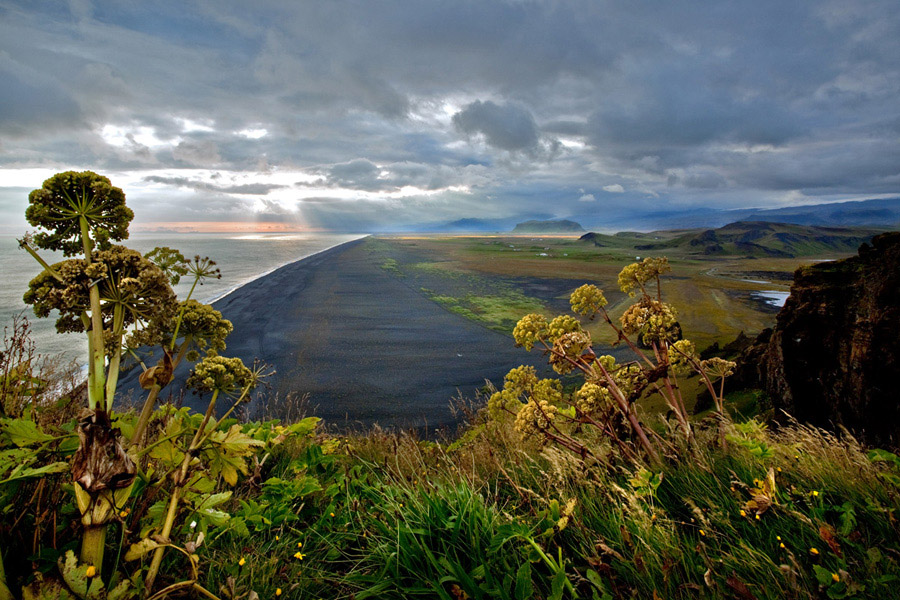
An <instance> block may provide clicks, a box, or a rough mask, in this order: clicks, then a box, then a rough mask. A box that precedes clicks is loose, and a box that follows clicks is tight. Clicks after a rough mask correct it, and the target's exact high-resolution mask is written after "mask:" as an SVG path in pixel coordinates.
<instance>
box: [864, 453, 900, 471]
mask: <svg viewBox="0 0 900 600" xmlns="http://www.w3.org/2000/svg"><path fill="white" fill-rule="evenodd" d="M867 456H868V457H869V460H871V461H872V462H886V463H888V464H890V465H891V466H892V467H894V468H895V469H898V468H900V456H897V455H896V454H894V453H893V452H888V451H887V450H879V449H877V448H876V449H875V450H869V453H868V454H867Z"/></svg>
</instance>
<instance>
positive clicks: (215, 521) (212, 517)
mask: <svg viewBox="0 0 900 600" xmlns="http://www.w3.org/2000/svg"><path fill="white" fill-rule="evenodd" d="M200 514H201V515H202V518H203V519H205V520H206V521H207V522H209V524H210V525H215V526H216V527H221V526H222V525H225V524H226V523H227V522H228V520H229V519H231V515H230V514H228V513H227V512H222V511H221V510H215V509H212V508H208V509H206V510H201V511H200Z"/></svg>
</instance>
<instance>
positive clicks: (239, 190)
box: [144, 175, 286, 196]
mask: <svg viewBox="0 0 900 600" xmlns="http://www.w3.org/2000/svg"><path fill="white" fill-rule="evenodd" d="M144 181H147V182H150V183H163V184H166V185H171V186H175V187H181V188H188V189H192V190H198V191H204V192H220V193H222V194H247V195H253V196H265V195H266V194H268V193H269V192H271V191H272V190H278V189H282V188H284V187H286V186H283V185H276V184H271V183H268V184H267V183H247V184H239V185H214V184H210V183H206V182H203V181H196V180H193V179H188V178H187V177H160V176H158V175H150V176H149V177H144Z"/></svg>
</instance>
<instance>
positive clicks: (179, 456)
mask: <svg viewBox="0 0 900 600" xmlns="http://www.w3.org/2000/svg"><path fill="white" fill-rule="evenodd" d="M150 458H153V459H155V460H159V461H162V462H164V463H165V464H167V465H173V466H177V465H180V464H181V462H182V461H183V460H184V452H182V451H181V450H179V449H178V448H176V447H175V444H173V443H172V440H166V441H165V442H162V443H161V444H158V445H156V446H154V447H153V448H152V449H151V450H150Z"/></svg>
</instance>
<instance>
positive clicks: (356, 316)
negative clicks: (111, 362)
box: [121, 239, 547, 432]
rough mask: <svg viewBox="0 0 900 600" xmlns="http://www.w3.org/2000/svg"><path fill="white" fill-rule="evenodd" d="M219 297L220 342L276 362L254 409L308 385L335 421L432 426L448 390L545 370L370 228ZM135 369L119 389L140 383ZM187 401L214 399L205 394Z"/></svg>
mask: <svg viewBox="0 0 900 600" xmlns="http://www.w3.org/2000/svg"><path fill="white" fill-rule="evenodd" d="M213 306H214V307H215V308H216V309H217V310H219V311H221V312H222V314H223V316H224V317H225V318H226V319H229V320H230V321H231V322H232V323H233V324H234V332H233V333H232V334H231V335H230V336H229V337H228V342H227V343H228V348H227V350H226V351H225V352H223V354H224V355H226V356H237V357H240V358H241V359H242V360H243V361H244V362H245V364H248V365H250V364H252V363H253V361H254V359H259V360H261V361H263V362H265V363H266V364H268V365H270V366H271V367H273V368H274V369H275V374H274V375H273V376H272V377H270V378H269V380H268V386H267V387H268V389H267V390H266V391H265V392H264V393H257V394H256V395H255V396H254V399H253V400H252V401H251V403H250V407H249V408H250V413H251V414H252V413H254V412H256V413H259V412H264V413H267V414H270V415H272V416H275V417H279V416H283V415H279V414H278V410H279V409H278V408H277V405H273V406H272V407H271V410H268V411H266V410H265V408H266V407H265V406H261V403H264V402H273V403H275V401H274V400H273V399H274V398H282V399H283V398H285V397H286V396H287V395H288V394H294V395H303V394H309V406H310V408H311V409H312V410H311V412H312V414H314V415H316V416H319V417H322V418H324V419H325V421H326V423H327V424H328V425H330V426H332V427H340V428H343V427H347V426H349V427H353V426H362V427H369V426H372V425H375V424H378V425H380V426H382V427H386V428H404V429H410V428H415V429H418V430H420V431H425V432H430V431H433V430H434V429H436V428H441V427H445V426H450V425H452V424H454V423H455V422H457V421H458V418H459V416H458V415H457V414H455V413H454V411H453V410H452V409H451V400H452V399H453V398H456V397H459V396H460V395H462V396H463V397H466V398H469V399H471V398H474V397H475V394H476V391H477V390H478V389H479V388H480V387H482V386H484V384H485V380H486V379H487V380H490V381H492V382H494V383H495V384H496V385H498V386H500V385H502V380H503V376H504V375H505V374H506V373H507V372H508V371H509V369H511V368H513V367H515V366H518V365H520V364H532V365H535V366H537V367H538V368H539V369H540V370H541V371H546V370H547V369H546V359H545V358H544V357H542V356H541V354H540V352H538V351H536V350H535V351H532V352H530V353H529V352H526V351H524V350H523V349H521V348H516V347H515V346H514V343H513V340H512V339H511V338H509V337H508V336H506V335H503V334H501V333H498V332H496V331H493V330H490V329H487V328H486V327H483V326H481V325H479V324H478V323H476V322H474V321H471V320H469V319H466V318H464V317H461V316H459V315H456V314H454V313H451V312H449V311H447V310H446V309H444V308H443V307H441V306H440V305H439V304H437V303H435V302H432V301H431V300H429V299H428V298H426V297H425V296H424V295H423V294H422V293H421V292H420V291H419V290H416V289H413V288H412V287H410V286H408V285H407V284H406V282H405V281H404V279H403V278H401V277H398V276H397V275H396V274H394V273H391V272H390V271H388V270H385V269H383V268H381V266H380V265H379V263H378V261H377V259H376V257H375V256H373V255H372V253H371V252H370V251H369V250H368V249H367V246H366V242H365V239H363V240H355V241H352V242H347V243H345V244H342V245H340V246H336V247H334V248H331V249H329V250H326V251H324V252H321V253H319V254H316V255H314V256H311V257H308V258H305V259H302V260H299V261H297V262H294V263H291V264H288V265H285V266H284V267H281V268H280V269H277V270H275V271H273V272H272V273H270V274H269V275H266V276H264V277H261V278H259V279H256V280H254V281H252V282H250V283H248V284H246V285H244V286H242V287H240V288H238V289H237V290H235V291H233V292H232V293H230V294H229V295H227V296H226V297H224V298H222V299H220V300H219V301H217V302H215V303H214V304H213ZM136 371H137V370H135V371H132V372H130V373H129V374H128V375H126V376H124V377H123V379H122V388H121V389H126V390H127V389H131V390H132V391H134V392H136V391H137V385H136V379H137V373H136ZM186 376H187V368H186V367H185V366H184V365H183V366H182V367H181V368H180V369H179V370H178V372H177V373H176V379H175V381H173V383H172V384H170V386H169V387H168V388H166V391H167V392H168V394H172V392H170V391H169V390H175V391H180V390H181V389H182V386H183V383H184V380H185V378H186ZM137 393H138V394H139V392H137ZM140 395H142V394H139V396H138V397H140ZM166 395H167V394H165V393H164V394H163V396H166ZM183 401H184V403H185V404H187V405H190V406H192V407H193V408H195V409H197V410H201V411H202V410H205V408H206V399H205V398H198V397H196V396H193V395H186V396H185V397H184V400H183Z"/></svg>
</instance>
